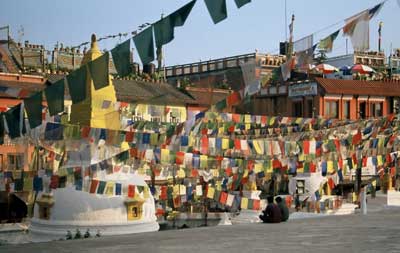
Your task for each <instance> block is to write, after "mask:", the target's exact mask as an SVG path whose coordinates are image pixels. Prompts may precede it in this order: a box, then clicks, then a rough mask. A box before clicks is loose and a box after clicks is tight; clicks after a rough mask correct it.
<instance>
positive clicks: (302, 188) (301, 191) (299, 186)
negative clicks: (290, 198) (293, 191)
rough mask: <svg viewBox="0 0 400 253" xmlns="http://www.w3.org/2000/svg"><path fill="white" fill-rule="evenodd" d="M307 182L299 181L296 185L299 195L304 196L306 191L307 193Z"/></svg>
mask: <svg viewBox="0 0 400 253" xmlns="http://www.w3.org/2000/svg"><path fill="white" fill-rule="evenodd" d="M305 185H306V184H305V180H297V184H296V186H297V193H298V194H304V193H306V191H305Z"/></svg>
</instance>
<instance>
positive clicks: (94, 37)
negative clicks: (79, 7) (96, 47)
mask: <svg viewBox="0 0 400 253" xmlns="http://www.w3.org/2000/svg"><path fill="white" fill-rule="evenodd" d="M93 42H96V34H94V33H93V34H92V43H93Z"/></svg>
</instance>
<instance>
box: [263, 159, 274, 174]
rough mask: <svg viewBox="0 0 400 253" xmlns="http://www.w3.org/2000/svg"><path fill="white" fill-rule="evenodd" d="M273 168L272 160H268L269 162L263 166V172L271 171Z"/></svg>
mask: <svg viewBox="0 0 400 253" xmlns="http://www.w3.org/2000/svg"><path fill="white" fill-rule="evenodd" d="M272 172H273V169H272V161H270V162H269V163H267V166H265V173H272Z"/></svg>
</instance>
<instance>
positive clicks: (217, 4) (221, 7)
mask: <svg viewBox="0 0 400 253" xmlns="http://www.w3.org/2000/svg"><path fill="white" fill-rule="evenodd" d="M204 2H205V3H206V6H207V9H208V12H209V13H210V16H211V18H212V20H213V22H214V24H217V23H219V22H221V21H222V20H224V19H226V17H227V16H228V14H227V11H226V1H225V0H204Z"/></svg>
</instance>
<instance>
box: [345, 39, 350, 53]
mask: <svg viewBox="0 0 400 253" xmlns="http://www.w3.org/2000/svg"><path fill="white" fill-rule="evenodd" d="M348 41H349V40H348V39H347V38H346V54H349V48H348V46H347V44H348Z"/></svg>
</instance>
